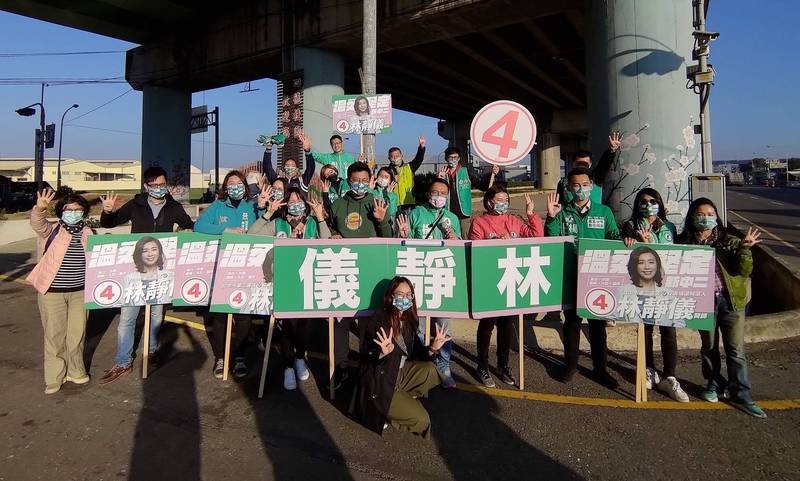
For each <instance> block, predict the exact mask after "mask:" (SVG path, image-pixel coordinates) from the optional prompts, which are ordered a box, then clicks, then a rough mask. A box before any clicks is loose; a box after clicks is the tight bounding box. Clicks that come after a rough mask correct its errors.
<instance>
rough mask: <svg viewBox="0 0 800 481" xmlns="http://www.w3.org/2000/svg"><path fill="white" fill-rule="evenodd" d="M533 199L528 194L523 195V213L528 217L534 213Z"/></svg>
mask: <svg viewBox="0 0 800 481" xmlns="http://www.w3.org/2000/svg"><path fill="white" fill-rule="evenodd" d="M534 207H535V206H534V205H533V199H531V196H530V195H529V194H525V213H526V214H528V215H533V214H534V213H535V212H536V211H534V210H533V209H534Z"/></svg>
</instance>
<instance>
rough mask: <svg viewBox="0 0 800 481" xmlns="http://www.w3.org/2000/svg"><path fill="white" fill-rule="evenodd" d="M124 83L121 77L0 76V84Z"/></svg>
mask: <svg viewBox="0 0 800 481" xmlns="http://www.w3.org/2000/svg"><path fill="white" fill-rule="evenodd" d="M119 83H126V81H125V79H124V78H123V77H105V78H45V77H2V78H0V85H40V84H46V85H48V86H56V85H74V84H119Z"/></svg>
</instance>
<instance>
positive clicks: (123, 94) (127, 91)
mask: <svg viewBox="0 0 800 481" xmlns="http://www.w3.org/2000/svg"><path fill="white" fill-rule="evenodd" d="M132 91H133V89H128V90H126V91H125V92H123V93H121V94H119V95H117V96H116V97H114V98H113V99H111V100H109V101H108V102H105V103H103V104H100V105H98V106H97V107H95V108H93V109H92V110H90V111H88V112H85V113H83V114H81V115H78V116H77V117H73V118H71V119H69V120H67V124H69V123H70V122H72V121H73V120H78V119H79V118H81V117H86V116H87V115H89V114H90V113H92V112H94V111H96V110H98V109H101V108H103V107H105V106H106V105H108V104H110V103H111V102H113V101H115V100H117V99H120V98H122V97H124V96H125V95H127V94H129V93H131V92H132Z"/></svg>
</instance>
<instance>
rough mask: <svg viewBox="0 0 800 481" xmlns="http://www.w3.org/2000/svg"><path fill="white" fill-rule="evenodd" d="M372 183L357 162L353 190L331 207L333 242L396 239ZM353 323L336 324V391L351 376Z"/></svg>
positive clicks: (351, 177)
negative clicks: (371, 185) (349, 359)
mask: <svg viewBox="0 0 800 481" xmlns="http://www.w3.org/2000/svg"><path fill="white" fill-rule="evenodd" d="M369 180H370V170H369V166H368V165H367V164H366V163H365V162H354V163H352V164H351V165H350V167H348V168H347V181H348V184H349V186H350V191H349V192H347V193H346V194H344V195H343V196H342V197H340V198H338V199H336V201H334V202H333V205H332V206H331V225H332V228H331V234H332V235H331V239H354V238H366V237H392V224H391V222H390V221H389V216H388V215H387V213H386V210H387V205H386V202H384V201H383V200H381V199H376V198H375V197H374V196H373V195H372V194H370V193H369ZM352 323H353V318H352V317H343V318H341V319H338V321H337V322H336V324H335V325H334V333H333V348H334V355H333V358H334V363H335V364H336V371H335V372H334V376H333V388H334V389H338V388H339V387H340V386H341V385H342V382H344V381H345V380H346V379H347V378H348V377H349V371H348V368H347V358H348V355H349V353H350V342H349V340H350V326H351V324H352Z"/></svg>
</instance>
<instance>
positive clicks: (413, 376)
mask: <svg viewBox="0 0 800 481" xmlns="http://www.w3.org/2000/svg"><path fill="white" fill-rule="evenodd" d="M418 327H419V317H418V316H417V307H416V304H415V302H414V287H413V285H412V284H411V281H409V280H408V279H406V278H405V277H399V276H398V277H395V278H393V279H392V280H391V281H390V282H389V286H388V287H387V288H386V291H385V293H384V295H383V305H382V307H381V308H379V309H376V311H375V314H374V315H373V316H372V317H370V318H365V319H364V320H363V321H362V323H361V325H360V326H359V341H360V343H359V344H360V352H361V356H360V361H359V366H358V384H357V388H356V394H355V411H354V413H355V416H356V419H358V420H359V422H361V423H362V424H363V425H364V426H365V427H367V428H368V429H370V430H372V431H374V432H376V433H378V434H383V431H384V430H385V429H386V428H387V427H388V426H390V425H391V426H392V427H393V428H394V429H397V430H398V431H404V432H410V433H413V434H416V435H418V436H422V437H423V438H425V439H430V435H431V420H430V416H429V415H428V412H427V411H426V410H425V407H424V406H423V405H422V403H421V402H420V401H419V399H420V398H421V397H423V396H424V395H425V394H427V393H428V391H430V390H431V389H433V388H434V387H435V386H436V385H438V384H439V382H440V378H439V373H438V372H437V370H436V367H435V366H434V364H433V362H431V360H433V359H436V357H437V356H438V355H439V350H440V349H441V348H442V346H444V344H445V343H446V342H448V341H449V338H448V336H447V333H446V332H445V330H443V329H441V328H438V327H437V331H436V335H435V336H432V338H431V342H430V345H428V346H425V345H423V343H422V342H421V341H420V338H419V336H417V331H418Z"/></svg>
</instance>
